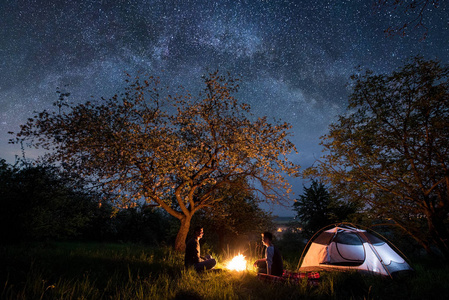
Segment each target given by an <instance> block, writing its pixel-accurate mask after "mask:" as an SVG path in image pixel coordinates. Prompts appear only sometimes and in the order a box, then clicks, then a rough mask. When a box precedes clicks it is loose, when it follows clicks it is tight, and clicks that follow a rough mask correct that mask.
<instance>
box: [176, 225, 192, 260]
mask: <svg viewBox="0 0 449 300" xmlns="http://www.w3.org/2000/svg"><path fill="white" fill-rule="evenodd" d="M191 220H192V217H184V218H182V219H181V220H180V221H181V227H179V231H178V234H177V235H176V240H175V250H176V251H180V252H184V251H185V250H186V238H187V234H188V233H189V229H190V221H191Z"/></svg>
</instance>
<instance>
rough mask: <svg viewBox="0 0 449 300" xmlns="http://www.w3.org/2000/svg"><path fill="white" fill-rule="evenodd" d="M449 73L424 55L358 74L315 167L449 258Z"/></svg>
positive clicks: (346, 192) (348, 193)
mask: <svg viewBox="0 0 449 300" xmlns="http://www.w3.org/2000/svg"><path fill="white" fill-rule="evenodd" d="M448 74H449V68H448V67H447V66H442V65H441V64H440V63H439V62H436V61H431V60H430V61H426V60H423V59H422V58H419V57H416V58H414V59H413V60H411V61H409V62H408V63H406V64H405V65H404V66H403V67H402V68H401V69H399V70H398V71H396V72H393V73H392V74H381V75H375V74H373V73H372V72H366V73H364V74H361V75H356V76H354V77H353V92H352V95H351V96H350V99H349V107H348V111H347V113H346V114H345V115H342V116H340V117H339V120H338V121H337V122H335V123H333V124H332V125H331V126H330V131H329V133H328V134H327V135H325V136H324V137H322V144H323V145H324V148H325V154H324V155H323V157H322V160H321V161H320V163H318V164H317V165H316V166H315V167H314V168H313V170H312V173H315V174H316V175H319V176H321V177H322V178H324V179H327V180H328V181H329V182H330V183H332V187H333V188H334V191H336V192H339V193H340V194H341V195H342V196H343V197H347V198H351V199H352V200H363V201H365V203H366V204H367V206H368V208H370V209H371V210H372V211H373V212H376V213H377V214H378V216H382V217H383V218H388V219H391V220H393V221H394V223H395V224H396V225H397V226H400V227H401V228H402V229H403V230H404V231H406V232H407V233H409V234H410V235H411V236H412V237H414V238H415V239H416V240H417V241H418V242H419V243H420V244H421V245H422V246H424V247H425V248H426V249H427V250H428V251H430V249H431V245H432V244H433V245H437V246H438V248H439V249H440V250H441V252H442V253H443V254H444V255H445V256H446V257H448V258H449V231H448V213H449V130H448V128H449V81H448ZM422 224H426V227H424V228H423V227H422Z"/></svg>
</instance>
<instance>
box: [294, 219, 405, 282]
mask: <svg viewBox="0 0 449 300" xmlns="http://www.w3.org/2000/svg"><path fill="white" fill-rule="evenodd" d="M332 226H334V227H332V228H330V229H322V230H321V231H319V232H318V233H316V234H315V235H314V237H313V238H312V239H311V240H310V241H309V243H308V244H307V246H309V245H310V247H309V248H307V246H306V248H305V249H304V252H303V254H302V255H301V259H300V261H299V264H300V267H299V271H319V270H357V271H362V272H369V273H373V274H381V275H386V276H391V275H392V274H393V273H395V272H398V271H411V270H412V268H411V267H410V266H409V264H408V263H407V262H406V261H405V260H404V258H403V257H402V256H400V255H399V254H398V252H396V251H394V250H393V249H392V248H391V247H390V246H389V245H388V244H387V243H386V242H385V241H384V240H382V239H381V238H380V237H377V236H375V235H373V234H371V233H369V232H367V231H366V230H363V229H358V228H356V227H355V226H354V225H352V224H343V223H342V224H338V225H332ZM306 250H307V252H306V255H305V256H304V253H305V251H306Z"/></svg>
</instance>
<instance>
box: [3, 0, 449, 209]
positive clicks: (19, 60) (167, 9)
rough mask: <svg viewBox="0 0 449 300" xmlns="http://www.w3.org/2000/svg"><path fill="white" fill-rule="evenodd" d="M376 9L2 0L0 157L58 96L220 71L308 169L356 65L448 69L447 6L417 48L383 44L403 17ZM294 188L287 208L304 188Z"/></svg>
mask: <svg viewBox="0 0 449 300" xmlns="http://www.w3.org/2000/svg"><path fill="white" fill-rule="evenodd" d="M374 2H375V0H327V1H326V0H318V1H317V0H293V1H288V0H247V1H238V0H230V1H211V0H206V1H202V0H199V1H193V0H191V1H189V0H179V1H174V0H161V1H153V0H148V1H145V0H129V1H125V0H97V1H95V0H92V1H88V0H85V1H83V0H73V1H70V0H65V1H59V0H54V1H50V0H47V1H32V0H29V1H25V0H1V1H0V158H3V159H6V160H7V162H8V163H13V162H14V157H15V156H16V155H18V156H21V150H20V147H18V146H16V145H9V144H8V143H7V142H8V139H9V138H11V137H12V136H11V135H8V134H7V132H8V131H14V132H17V131H19V125H20V124H23V123H25V121H26V120H27V118H29V117H32V116H33V115H34V112H35V111H42V110H44V109H52V107H53V106H52V103H53V102H54V101H55V100H56V99H57V94H56V90H57V88H58V87H60V88H61V89H62V90H63V91H66V92H70V93H71V96H70V101H73V102H84V101H87V100H89V99H90V98H91V96H93V97H94V98H95V99H99V98H100V97H105V98H109V97H111V96H112V95H114V94H115V93H117V92H119V91H120V89H121V87H123V85H124V83H123V82H124V79H125V75H124V74H125V72H127V73H130V74H132V75H135V74H137V72H139V71H145V72H148V73H151V74H154V75H158V76H160V77H161V78H162V79H163V80H164V82H165V83H166V84H169V85H177V84H182V85H183V86H185V87H186V88H188V89H189V90H195V89H197V88H198V87H201V88H202V87H203V82H202V80H201V75H203V74H206V73H208V72H211V71H215V70H217V69H218V70H220V71H221V72H228V71H229V72H231V74H232V75H235V76H238V77H240V78H241V79H242V83H241V89H240V92H239V93H238V94H237V98H239V99H240V100H241V101H244V102H247V103H249V104H251V106H252V110H253V112H254V113H255V114H256V115H259V116H262V115H268V116H269V117H276V118H280V119H281V120H282V121H287V122H289V123H291V124H292V125H293V130H292V134H293V135H294V136H293V137H292V138H291V140H292V141H293V142H294V143H295V144H296V147H297V148H298V150H299V155H294V156H292V159H293V160H294V161H295V162H297V163H299V164H300V165H301V166H302V167H303V168H305V167H308V166H310V165H311V164H312V163H313V161H314V160H315V159H316V158H318V157H319V156H320V154H321V149H320V146H319V144H318V143H319V137H320V136H322V135H323V134H325V133H326V131H327V127H328V125H329V123H330V122H332V121H334V120H336V118H337V115H338V114H341V113H343V112H344V110H345V108H346V105H347V98H348V95H349V92H350V91H349V90H348V87H347V85H346V84H347V83H348V82H349V77H350V75H351V74H353V73H354V72H355V68H356V67H357V66H361V67H362V69H367V68H369V69H372V70H374V71H375V72H391V71H393V70H394V69H395V68H397V67H398V66H401V65H402V64H403V63H404V60H406V59H407V58H410V57H413V56H415V55H418V54H419V55H423V56H424V58H425V59H439V60H440V61H441V62H443V63H444V64H447V63H449V24H448V20H449V4H448V3H447V1H440V2H441V3H440V6H439V8H437V9H431V10H430V9H429V10H426V11H425V14H424V19H423V23H424V25H426V26H427V28H428V35H427V38H426V39H425V40H424V41H421V40H422V37H423V34H424V32H425V31H424V29H415V30H409V31H408V32H407V35H406V36H404V37H399V36H394V37H387V36H386V35H385V33H384V30H385V29H387V28H388V27H389V26H395V25H400V24H402V23H404V22H407V21H408V20H410V16H406V15H405V14H404V13H402V12H401V11H399V10H393V9H388V8H384V9H381V10H376V9H373V3H374ZM26 155H27V157H28V158H32V157H33V155H35V153H34V152H33V151H31V150H29V149H26ZM291 183H292V184H293V185H294V191H295V195H293V198H295V197H297V196H298V194H300V193H301V192H302V184H303V183H302V182H300V181H298V180H297V179H296V181H291ZM274 212H275V213H278V214H284V213H285V212H287V214H288V209H287V210H284V211H283V210H282V209H278V208H276V209H275V211H274Z"/></svg>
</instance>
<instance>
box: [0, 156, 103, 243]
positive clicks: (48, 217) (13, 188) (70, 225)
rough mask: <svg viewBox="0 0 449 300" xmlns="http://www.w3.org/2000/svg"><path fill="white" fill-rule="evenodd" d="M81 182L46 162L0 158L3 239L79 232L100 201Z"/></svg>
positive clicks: (0, 228) (56, 236) (11, 240)
mask: <svg viewBox="0 0 449 300" xmlns="http://www.w3.org/2000/svg"><path fill="white" fill-rule="evenodd" d="M94 198H95V197H93V195H91V194H88V193H86V192H85V191H84V190H83V188H82V186H81V185H80V184H79V183H78V182H74V181H73V180H71V179H69V178H67V177H65V176H64V175H63V174H61V173H60V172H59V170H58V169H56V168H55V167H52V166H47V165H31V164H29V163H17V164H16V165H13V166H11V165H8V164H6V162H5V161H4V160H0V202H1V207H2V209H1V213H0V230H1V233H2V234H1V236H2V241H3V242H7V243H8V242H19V241H25V240H26V241H33V240H34V241H36V240H37V241H42V240H47V239H61V238H70V237H74V236H78V235H80V234H81V229H82V228H83V227H84V226H86V224H87V223H88V222H89V221H90V213H89V212H90V211H92V210H93V209H94V207H95V206H96V205H98V204H97V203H96V202H95V200H94Z"/></svg>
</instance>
